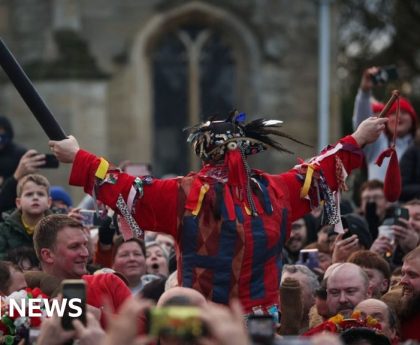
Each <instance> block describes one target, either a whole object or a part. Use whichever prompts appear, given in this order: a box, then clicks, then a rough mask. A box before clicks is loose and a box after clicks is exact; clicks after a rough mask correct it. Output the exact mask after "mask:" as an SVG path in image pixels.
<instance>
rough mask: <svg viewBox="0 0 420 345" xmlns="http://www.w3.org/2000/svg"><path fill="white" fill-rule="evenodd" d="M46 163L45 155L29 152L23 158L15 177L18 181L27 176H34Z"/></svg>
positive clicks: (34, 151) (33, 151)
mask: <svg viewBox="0 0 420 345" xmlns="http://www.w3.org/2000/svg"><path fill="white" fill-rule="evenodd" d="M44 163H45V155H44V154H43V153H38V152H37V151H36V150H28V151H26V152H25V154H24V155H23V156H22V157H21V159H20V161H19V164H18V166H17V168H16V170H15V172H14V174H13V177H14V178H15V179H16V181H18V180H20V179H21V178H22V177H23V176H25V175H28V174H34V173H36V172H37V170H38V168H39V167H41V166H42V165H43V164H44Z"/></svg>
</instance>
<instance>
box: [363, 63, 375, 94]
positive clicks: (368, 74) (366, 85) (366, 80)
mask: <svg viewBox="0 0 420 345" xmlns="http://www.w3.org/2000/svg"><path fill="white" fill-rule="evenodd" d="M378 72H379V68H378V67H370V68H367V69H365V70H364V71H363V75H362V80H361V82H360V88H361V89H362V90H363V91H364V92H368V91H370V90H371V89H372V87H373V86H374V84H373V81H372V75H375V74H376V73H378Z"/></svg>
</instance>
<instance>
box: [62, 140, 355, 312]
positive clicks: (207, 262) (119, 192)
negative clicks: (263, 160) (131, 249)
mask: <svg viewBox="0 0 420 345" xmlns="http://www.w3.org/2000/svg"><path fill="white" fill-rule="evenodd" d="M323 153H324V155H323V156H322V157H320V156H318V159H317V160H316V161H313V164H312V166H314V168H315V172H314V174H313V176H314V179H313V180H312V184H311V188H310V190H309V194H308V197H307V198H301V196H300V193H301V189H302V185H303V181H304V180H305V177H306V171H307V165H306V164H303V165H300V166H297V167H295V168H293V169H292V170H290V171H288V172H286V173H283V174H278V175H270V174H267V173H264V172H261V171H257V170H253V171H252V176H251V177H252V179H251V189H252V201H250V200H249V198H247V194H246V190H245V188H244V181H245V182H246V180H244V178H243V177H244V173H243V166H242V165H241V163H242V161H241V160H240V159H238V155H237V154H236V153H232V156H231V157H230V158H229V159H227V160H226V162H225V164H224V165H219V166H210V165H206V166H205V167H204V168H203V169H202V170H200V171H199V172H198V173H191V174H189V175H188V176H185V177H182V178H181V177H180V178H173V179H165V180H159V179H152V178H150V177H146V178H141V179H139V178H137V179H135V177H134V176H129V175H127V174H125V173H120V172H119V171H116V170H108V173H107V174H106V176H101V178H98V177H95V174H96V173H97V171H98V172H99V171H100V170H101V167H100V163H101V160H100V159H99V158H98V157H96V156H94V155H92V154H90V153H88V152H86V151H83V150H79V152H78V153H77V155H76V157H75V161H74V163H73V168H72V172H71V176H70V184H72V185H77V186H83V187H84V190H85V192H86V193H90V194H92V190H93V188H94V185H95V184H96V187H95V189H96V194H97V198H98V199H99V200H101V201H103V202H104V203H105V204H107V205H109V206H110V207H112V208H114V209H117V208H118V207H120V206H121V200H122V199H123V200H124V202H125V203H127V204H128V206H129V210H130V211H131V215H132V217H133V218H134V219H135V221H136V222H137V224H138V225H139V226H140V227H141V228H142V229H147V230H152V231H159V232H165V233H169V234H171V235H173V236H174V238H175V240H176V244H177V246H176V247H177V261H178V281H179V282H180V285H182V286H187V287H192V288H195V289H197V290H198V291H200V292H201V293H203V294H204V296H205V297H207V298H209V299H211V300H213V301H215V302H218V303H228V301H229V299H230V298H232V297H239V298H240V300H241V302H242V304H243V306H244V308H245V311H246V312H247V313H249V312H252V311H253V310H254V311H255V309H260V308H261V309H263V310H267V309H270V307H272V306H277V305H278V300H279V291H278V287H279V275H280V269H281V251H282V247H283V244H284V242H285V241H286V239H287V238H288V236H289V232H290V224H291V222H293V221H294V220H296V219H298V218H300V217H302V216H303V215H304V214H306V213H307V212H309V211H310V205H311V204H312V205H313V206H317V204H318V202H319V201H320V200H318V199H317V196H318V193H317V192H316V186H317V185H318V184H317V183H318V182H319V181H320V180H319V176H320V175H323V176H324V181H325V182H326V184H327V185H328V186H329V188H330V190H333V191H334V190H337V188H338V186H339V183H340V182H339V181H340V180H342V178H343V176H342V171H343V169H341V170H340V169H338V168H337V167H341V168H344V170H345V171H346V172H347V173H350V171H351V170H352V169H354V168H358V167H359V166H360V164H361V162H362V153H361V150H360V148H359V147H358V145H357V143H356V142H355V140H354V138H353V137H351V136H347V137H345V138H343V139H341V140H340V142H339V144H338V146H336V147H332V148H329V150H327V151H324V152H323ZM227 156H228V154H227ZM98 167H99V169H98ZM102 168H103V164H102ZM235 169H236V170H237V171H235ZM241 169H242V170H241ZM99 175H101V174H99ZM339 175H340V176H339ZM314 181H317V182H316V183H315V182H314ZM139 185H140V187H139ZM324 192H325V190H324ZM310 198H311V200H309V199H310ZM250 202H252V203H253V204H254V205H255V209H256V210H257V212H258V215H251V214H250V213H249V209H250V208H251V207H250Z"/></svg>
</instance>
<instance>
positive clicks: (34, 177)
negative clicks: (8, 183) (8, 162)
mask: <svg viewBox="0 0 420 345" xmlns="http://www.w3.org/2000/svg"><path fill="white" fill-rule="evenodd" d="M28 182H33V183H35V184H36V185H38V186H42V187H45V189H46V190H47V194H48V195H49V194H50V183H49V182H48V180H47V178H46V177H45V176H42V175H39V174H29V175H25V176H23V177H22V178H21V179H20V180H19V181H18V184H17V187H16V195H17V196H18V197H21V196H22V192H23V187H24V186H25V184H26V183H28Z"/></svg>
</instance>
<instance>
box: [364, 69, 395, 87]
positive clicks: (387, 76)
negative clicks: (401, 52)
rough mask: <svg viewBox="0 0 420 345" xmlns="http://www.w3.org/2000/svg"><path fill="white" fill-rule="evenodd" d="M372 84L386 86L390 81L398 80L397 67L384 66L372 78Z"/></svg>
mask: <svg viewBox="0 0 420 345" xmlns="http://www.w3.org/2000/svg"><path fill="white" fill-rule="evenodd" d="M370 77H371V79H372V82H373V83H374V84H375V85H379V84H386V83H388V82H390V81H393V80H397V79H398V71H397V67H396V66H395V65H389V66H383V67H380V68H379V71H378V72H377V73H375V74H372V75H371V76H370Z"/></svg>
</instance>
